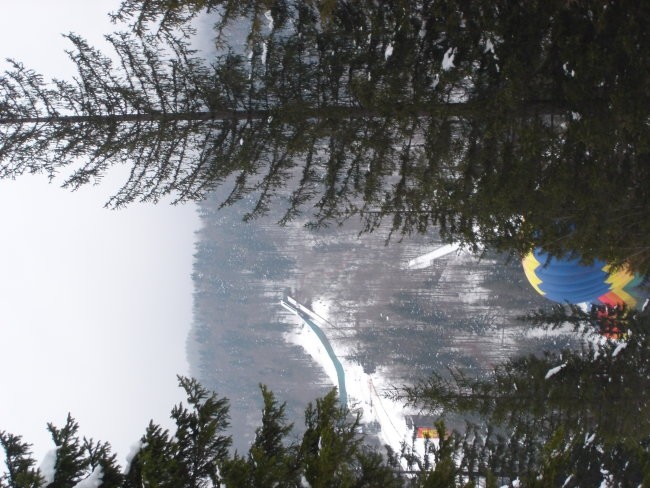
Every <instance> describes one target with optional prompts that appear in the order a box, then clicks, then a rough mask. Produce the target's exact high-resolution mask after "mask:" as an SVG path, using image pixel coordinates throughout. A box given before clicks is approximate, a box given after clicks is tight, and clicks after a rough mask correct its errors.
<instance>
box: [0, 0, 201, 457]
mask: <svg viewBox="0 0 650 488" xmlns="http://www.w3.org/2000/svg"><path fill="white" fill-rule="evenodd" d="M118 4H119V0H56V1H52V0H11V1H5V2H3V4H2V15H0V59H3V60H4V58H7V57H11V58H15V59H18V60H21V61H23V62H24V63H25V65H27V66H30V67H33V68H35V69H37V70H38V71H41V72H42V73H44V74H48V75H49V74H52V75H55V76H57V77H66V76H69V74H70V69H71V68H70V66H71V65H70V63H69V61H68V60H67V57H66V56H65V54H64V52H63V51H64V49H66V48H67V47H68V45H67V43H66V42H65V40H64V39H63V38H62V37H61V35H60V34H61V33H65V32H70V31H74V32H76V33H78V34H81V35H82V36H84V37H86V38H88V39H89V40H91V41H92V42H93V43H95V44H98V43H100V42H101V36H102V34H104V33H106V32H109V31H110V30H112V29H114V26H112V25H110V23H109V22H108V20H107V17H106V13H107V12H109V11H111V10H114V9H115V8H116V7H117V5H118ZM3 67H4V64H3ZM48 77H49V76H48ZM119 181H120V178H119V174H117V175H113V176H111V177H110V178H108V179H107V181H105V182H104V183H103V184H102V186H101V187H93V188H87V189H84V190H82V191H79V192H76V193H70V192H68V191H65V190H62V189H60V188H58V186H57V184H56V182H55V183H54V184H48V183H47V181H46V179H45V178H43V177H23V178H21V179H18V180H16V181H0V226H1V227H0V229H1V230H0V430H6V431H9V432H12V433H15V434H20V435H22V436H23V437H24V439H25V440H27V441H29V442H31V443H33V444H34V451H35V453H36V455H37V457H38V458H39V459H41V458H42V456H43V455H44V453H45V452H46V451H47V450H49V449H51V447H52V444H51V442H50V441H49V436H48V433H47V432H46V423H47V422H50V421H51V422H54V423H55V424H57V425H63V423H64V421H65V417H66V414H67V413H68V412H71V413H72V414H73V416H75V417H76V419H77V420H78V421H79V423H80V425H81V433H82V434H83V435H85V436H87V437H93V438H95V439H97V440H104V441H109V442H111V444H112V445H113V446H114V448H115V450H116V451H117V452H118V459H119V461H120V463H121V464H124V457H125V456H126V454H127V452H128V449H129V447H130V446H131V445H132V444H133V443H134V442H135V441H137V439H138V438H139V437H140V435H141V434H142V433H143V432H144V429H145V427H146V425H147V423H148V421H149V419H150V418H153V419H154V420H156V421H159V422H162V423H167V422H168V420H167V418H168V415H169V411H170V409H171V406H172V405H173V403H175V402H178V401H179V400H180V399H181V398H182V395H181V394H180V392H179V390H178V388H177V386H176V376H175V375H176V374H177V373H180V374H187V369H188V366H187V361H186V359H185V340H186V336H187V332H188V330H189V327H190V324H191V320H192V317H191V309H192V301H191V299H192V283H191V277H190V274H191V266H192V253H193V238H194V231H195V230H196V229H197V228H198V218H197V216H196V213H195V209H194V207H193V206H192V205H185V206H180V207H171V206H169V205H166V204H162V205H158V206H153V205H146V206H145V205H142V204H134V205H132V206H131V207H130V208H127V209H125V210H120V211H111V210H106V209H104V208H103V207H102V205H103V203H104V202H105V200H106V197H107V195H109V194H110V193H111V190H115V188H116V187H117V185H118V184H119Z"/></svg>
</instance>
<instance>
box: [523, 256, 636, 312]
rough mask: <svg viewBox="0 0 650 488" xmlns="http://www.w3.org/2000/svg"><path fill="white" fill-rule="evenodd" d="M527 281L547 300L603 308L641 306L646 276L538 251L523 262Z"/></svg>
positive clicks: (600, 262) (596, 262)
mask: <svg viewBox="0 0 650 488" xmlns="http://www.w3.org/2000/svg"><path fill="white" fill-rule="evenodd" d="M522 264H523V267H524V272H525V273H526V278H528V281H529V282H530V284H531V285H532V286H533V288H535V290H536V291H537V292H538V293H539V294H540V295H542V296H544V297H545V298H548V299H549V300H552V301H554V302H560V303H574V304H577V303H583V302H589V303H595V304H600V305H609V306H616V305H626V306H627V307H630V308H634V307H636V306H638V305H641V304H642V302H641V303H639V302H640V300H641V297H640V294H639V292H640V291H641V290H640V289H639V288H640V285H641V284H642V283H643V281H644V280H643V276H640V275H635V274H634V273H631V272H630V271H629V270H628V269H626V268H625V267H623V268H618V269H613V268H612V266H610V265H608V264H607V263H605V262H603V261H595V262H594V263H593V264H591V265H585V264H582V263H580V259H579V258H555V257H550V256H549V255H548V254H546V253H545V252H543V251H541V250H540V249H535V250H534V251H533V252H531V253H530V254H528V255H527V256H526V257H525V258H524V259H523V261H522Z"/></svg>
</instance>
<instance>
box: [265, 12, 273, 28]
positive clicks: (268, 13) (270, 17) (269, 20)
mask: <svg viewBox="0 0 650 488" xmlns="http://www.w3.org/2000/svg"><path fill="white" fill-rule="evenodd" d="M264 17H266V20H267V21H268V23H269V30H273V15H272V14H271V11H270V10H267V11H266V12H264Z"/></svg>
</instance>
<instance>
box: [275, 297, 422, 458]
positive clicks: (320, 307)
mask: <svg viewBox="0 0 650 488" xmlns="http://www.w3.org/2000/svg"><path fill="white" fill-rule="evenodd" d="M288 300H289V301H290V302H291V305H294V306H295V307H297V308H299V309H300V310H301V311H303V312H307V313H308V314H309V316H310V317H311V318H312V319H313V321H314V322H315V323H317V324H318V326H319V327H321V329H322V330H324V331H327V330H328V329H332V327H333V326H332V324H331V323H330V322H329V321H328V320H327V317H328V310H329V309H330V304H329V303H328V302H327V301H324V300H318V301H316V302H314V303H313V304H312V307H313V308H312V309H308V308H306V307H304V306H301V305H300V304H299V303H297V302H295V300H293V299H291V298H289V299H288ZM285 308H287V307H285ZM287 310H289V311H291V310H290V308H287ZM293 317H294V320H295V323H296V327H295V329H294V330H292V331H290V332H288V333H286V334H285V340H286V341H287V342H289V343H291V344H296V345H299V346H300V347H302V348H303V349H304V350H305V352H306V353H307V354H309V356H311V357H312V358H313V360H314V361H315V362H316V363H317V364H318V365H319V366H320V367H321V368H322V370H323V372H324V373H325V374H326V375H327V377H328V378H329V380H330V382H331V383H332V386H337V387H339V390H340V389H341V386H340V385H339V384H338V382H339V380H338V376H337V374H336V368H335V366H334V364H333V363H332V360H331V358H330V357H329V355H328V354H327V351H326V350H325V347H324V346H323V344H322V343H321V341H320V339H319V338H318V336H317V335H316V334H315V333H314V332H313V330H312V329H311V327H309V326H308V325H307V324H306V323H305V322H304V321H303V320H302V319H301V318H300V316H299V315H298V314H293ZM334 347H335V352H336V356H337V357H338V359H339V361H340V362H341V364H342V366H343V369H344V371H345V380H344V381H345V389H346V390H347V396H348V407H349V408H350V409H351V410H353V411H361V412H362V414H363V416H362V423H363V424H364V425H366V426H368V425H371V424H374V425H379V426H380V429H379V432H378V433H377V436H378V437H379V440H380V441H381V442H382V444H385V445H388V446H390V447H391V449H393V450H394V451H396V452H399V451H400V450H401V448H402V445H403V444H404V443H406V444H407V445H411V444H412V442H413V435H414V428H413V427H410V426H409V425H408V422H407V416H409V415H412V414H416V413H417V412H415V411H410V410H407V409H405V408H404V407H403V405H401V404H400V403H399V402H396V401H394V400H391V399H390V398H387V397H386V396H385V393H386V392H387V391H389V390H390V389H391V388H392V387H391V385H390V383H389V382H388V381H387V379H386V376H385V375H384V374H382V370H381V369H379V370H377V371H376V372H374V373H372V374H367V373H365V372H364V371H363V368H362V366H361V365H360V364H358V363H355V362H353V361H350V360H348V359H346V357H348V356H349V355H350V353H351V352H352V351H346V350H345V348H344V347H341V345H340V344H337V345H336V346H334ZM415 449H416V452H418V453H419V454H420V455H423V454H424V439H421V438H420V439H416V440H415Z"/></svg>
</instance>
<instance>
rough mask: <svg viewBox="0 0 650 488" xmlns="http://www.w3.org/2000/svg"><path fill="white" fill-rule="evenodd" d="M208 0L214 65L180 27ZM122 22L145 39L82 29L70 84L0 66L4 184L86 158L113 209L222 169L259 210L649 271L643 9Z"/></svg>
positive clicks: (81, 170) (597, 5) (223, 15)
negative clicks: (111, 176) (118, 167)
mask: <svg viewBox="0 0 650 488" xmlns="http://www.w3.org/2000/svg"><path fill="white" fill-rule="evenodd" d="M206 10H210V11H215V12H218V13H219V15H220V17H219V22H218V26H217V32H216V35H217V38H218V44H219V51H218V54H217V55H216V56H215V58H214V59H212V60H203V59H200V58H199V57H198V56H197V54H196V53H194V52H192V50H191V49H189V48H188V45H187V39H186V37H185V35H186V34H188V31H187V30H186V29H187V28H188V22H189V21H190V20H191V19H192V18H193V17H194V16H196V15H198V14H199V13H200V12H202V11H206ZM267 16H268V18H267ZM115 18H116V20H126V21H131V22H132V25H133V27H134V29H135V31H136V34H135V35H128V34H116V35H113V36H111V37H110V41H111V43H112V44H113V46H114V48H115V53H116V55H117V57H118V62H117V63H110V61H109V60H108V58H107V56H104V55H102V54H101V53H99V52H97V51H96V50H94V49H92V48H91V47H90V46H88V45H87V44H86V43H85V42H84V41H83V40H82V39H80V38H79V37H77V36H71V38H70V39H71V41H72V42H73V45H74V48H75V50H74V51H73V53H72V60H73V62H74V63H75V64H76V66H77V69H78V75H77V81H73V82H55V83H52V84H47V83H44V82H43V80H42V78H41V77H39V76H38V75H36V74H35V73H33V72H31V71H29V70H26V69H25V68H23V67H22V66H20V65H15V67H14V69H13V70H11V71H10V72H8V73H6V74H5V76H4V77H3V78H2V80H1V81H0V88H1V90H2V95H1V96H0V114H1V115H0V125H1V126H2V129H1V130H2V131H3V132H2V135H1V136H0V137H1V138H2V150H1V151H0V160H1V163H0V164H1V168H2V169H1V170H0V176H3V177H14V176H17V175H19V174H21V173H23V172H41V171H45V172H46V173H48V174H50V175H51V176H54V175H55V174H57V172H60V171H62V168H66V167H68V166H70V167H71V168H72V167H73V166H74V164H75V163H77V162H79V161H80V160H81V161H82V163H81V166H77V167H74V169H71V171H72V173H71V175H70V176H69V178H68V179H67V180H66V181H65V183H66V184H67V185H68V186H70V187H73V188H74V187H76V186H78V185H81V184H85V183H86V182H89V181H96V180H98V179H100V178H101V176H102V175H103V174H105V172H106V171H107V170H108V169H109V168H110V167H111V166H112V165H114V164H130V165H132V167H133V171H132V172H131V174H130V176H129V179H128V181H127V182H126V183H125V185H124V186H123V188H122V189H121V190H120V191H119V192H118V193H117V194H116V195H115V196H114V198H113V200H112V201H111V202H110V203H111V204H112V205H117V206H119V205H122V204H126V203H129V202H132V201H134V200H139V199H140V200H154V201H155V200H157V199H158V198H160V197H162V196H164V195H169V194H172V195H174V196H175V199H176V200H177V201H184V200H188V199H197V198H202V197H203V196H205V194H206V193H207V192H209V191H210V190H212V189H213V188H215V187H216V186H218V185H221V184H223V183H225V182H230V183H232V185H233V186H232V191H231V193H230V196H229V197H228V198H227V199H226V200H225V202H224V203H225V204H229V203H232V202H234V201H236V200H238V199H240V198H242V197H243V196H244V195H247V194H254V195H255V200H256V203H255V205H254V206H253V209H252V211H251V215H250V216H253V215H257V214H260V213H264V212H266V211H268V209H269V208H270V205H271V204H272V202H273V201H275V200H277V199H278V198H286V199H287V201H288V209H287V213H286V216H285V218H284V219H283V221H286V220H288V219H291V218H296V216H297V215H299V214H300V213H301V212H302V211H304V210H305V208H307V209H309V210H310V211H311V210H312V209H313V212H310V213H311V214H312V224H313V225H315V226H320V225H327V224H331V223H334V222H340V221H342V220H344V219H346V218H349V217H350V216H351V215H361V216H362V217H363V218H364V219H365V223H366V230H372V229H374V228H375V227H376V226H377V225H379V223H380V222H381V221H382V219H384V218H388V219H390V220H391V221H392V226H393V228H394V230H395V231H402V232H407V233H408V232H425V231H426V230H427V229H429V228H430V227H431V226H432V225H433V226H437V227H439V228H440V230H441V232H442V234H443V236H444V237H446V238H448V239H455V240H459V241H462V242H465V243H467V244H468V245H470V246H478V245H480V244H488V245H490V246H492V247H496V248H498V249H501V250H509V251H514V252H525V251H526V250H528V249H530V248H531V246H534V245H543V246H544V247H545V248H546V249H547V250H548V251H549V252H551V253H552V254H562V253H567V252H577V253H580V254H581V255H582V256H583V257H584V258H585V259H587V260H589V259H592V258H595V257H598V258H601V259H604V260H605V261H613V262H618V263H620V262H623V261H625V260H629V261H631V262H632V264H633V266H634V267H635V268H637V269H641V270H644V271H648V269H650V264H649V263H648V261H647V257H648V253H647V249H648V236H649V235H650V230H649V229H648V227H647V221H648V219H647V218H645V216H646V213H647V212H646V211H645V209H647V208H648V202H649V201H650V195H649V194H648V190H647V185H644V184H643V182H644V181H646V180H647V179H648V176H649V175H648V168H650V165H648V164H646V163H647V160H648V155H649V154H650V152H649V148H648V145H647V130H648V129H647V124H646V120H647V110H646V107H647V104H644V103H643V100H645V98H647V93H648V83H649V81H648V80H650V76H649V71H650V60H649V59H648V54H647V53H648V52H650V49H649V48H650V46H648V42H649V41H648V39H647V36H644V34H643V29H641V27H640V26H643V25H645V23H647V22H646V21H647V20H648V19H650V12H648V8H647V6H645V4H640V3H639V2H634V1H632V0H629V1H624V2H618V3H617V4H616V5H615V6H611V7H608V8H605V4H603V3H602V2H598V1H596V0H593V1H591V0H590V1H587V2H569V3H567V2H565V1H564V0H553V1H549V2H532V3H531V2H527V3H525V4H518V3H512V2H508V1H505V0H504V1H499V2H488V1H487V0H486V1H478V2H460V3H459V2H456V1H452V0H449V1H447V0H444V1H436V2H430V1H426V2H416V1H406V2H399V3H396V4H383V3H382V4H377V3H376V2H371V1H370V0H368V1H365V0H364V1H359V2H353V3H350V2H332V1H328V2H302V1H300V2H297V1H292V0H274V1H266V0H264V1H262V0H257V1H255V0H251V1H249V2H234V1H232V0H210V1H186V2H183V1H177V2H176V1H175V2H167V1H151V2H132V1H127V2H125V3H124V5H123V7H122V9H120V10H119V11H118V13H116V14H115ZM269 19H272V23H271V22H270V20H269ZM234 25H237V26H250V30H249V32H248V36H247V41H246V45H245V46H244V47H237V46H233V45H232V44H231V43H230V44H229V42H228V41H229V39H228V37H227V36H226V33H227V32H228V29H229V28H230V27H232V26H234ZM174 33H176V34H174ZM237 49H239V51H237ZM242 50H243V51H247V52H248V53H250V58H248V56H246V52H242ZM452 58H453V59H452ZM443 61H444V62H443ZM452 65H453V67H452Z"/></svg>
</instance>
